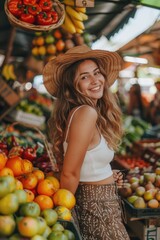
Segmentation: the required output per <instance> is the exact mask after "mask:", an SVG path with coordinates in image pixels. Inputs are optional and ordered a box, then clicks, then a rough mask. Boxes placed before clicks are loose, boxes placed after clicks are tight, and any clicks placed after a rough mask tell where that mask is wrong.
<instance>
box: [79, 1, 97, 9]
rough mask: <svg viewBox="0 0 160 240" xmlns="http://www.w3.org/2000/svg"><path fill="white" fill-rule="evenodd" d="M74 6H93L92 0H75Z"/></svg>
mask: <svg viewBox="0 0 160 240" xmlns="http://www.w3.org/2000/svg"><path fill="white" fill-rule="evenodd" d="M75 6H76V7H84V8H85V7H94V0H75Z"/></svg>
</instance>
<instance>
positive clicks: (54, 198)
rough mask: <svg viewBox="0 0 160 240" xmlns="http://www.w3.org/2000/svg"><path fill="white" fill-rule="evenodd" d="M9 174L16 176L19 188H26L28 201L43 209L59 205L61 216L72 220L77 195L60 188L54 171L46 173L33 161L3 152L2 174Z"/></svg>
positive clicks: (1, 159)
mask: <svg viewBox="0 0 160 240" xmlns="http://www.w3.org/2000/svg"><path fill="white" fill-rule="evenodd" d="M8 175H10V176H13V177H14V178H15V181H16V189H17V190H18V189H20V190H22V189H23V190H25V192H26V193H27V202H33V201H34V202H36V203H38V205H39V207H40V209H41V210H44V209H48V208H49V209H50V208H56V207H58V210H59V217H62V218H63V219H64V220H71V212H70V210H71V209H72V208H73V207H74V206H75V203H76V200H75V197H74V195H73V194H72V193H71V192H70V191H68V190H66V189H61V188H60V183H59V180H58V179H57V178H56V177H55V176H54V174H53V173H46V174H45V173H44V172H43V171H42V170H40V169H38V168H34V166H33V164H32V162H31V161H29V160H27V159H22V158H21V157H19V156H14V157H10V158H7V156H6V154H5V153H2V152H1V153H0V176H8ZM64 213H65V214H64Z"/></svg>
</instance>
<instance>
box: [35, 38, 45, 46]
mask: <svg viewBox="0 0 160 240" xmlns="http://www.w3.org/2000/svg"><path fill="white" fill-rule="evenodd" d="M44 43H45V39H44V37H42V36H40V37H37V38H36V40H35V45H38V46H42V45H44Z"/></svg>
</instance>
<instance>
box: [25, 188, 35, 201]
mask: <svg viewBox="0 0 160 240" xmlns="http://www.w3.org/2000/svg"><path fill="white" fill-rule="evenodd" d="M24 191H25V192H26V193H27V202H32V201H33V200H34V198H35V195H34V193H33V192H32V191H31V190H29V189H24Z"/></svg>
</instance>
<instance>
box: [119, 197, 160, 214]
mask: <svg viewBox="0 0 160 240" xmlns="http://www.w3.org/2000/svg"><path fill="white" fill-rule="evenodd" d="M123 201H124V204H125V209H126V211H128V213H129V214H130V216H132V217H135V218H151V217H153V218H154V217H160V208H135V207H134V206H133V205H132V204H131V203H129V202H128V201H127V200H126V199H123Z"/></svg>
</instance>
